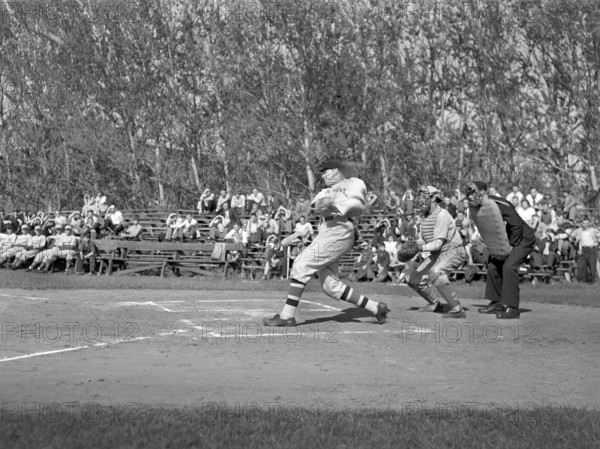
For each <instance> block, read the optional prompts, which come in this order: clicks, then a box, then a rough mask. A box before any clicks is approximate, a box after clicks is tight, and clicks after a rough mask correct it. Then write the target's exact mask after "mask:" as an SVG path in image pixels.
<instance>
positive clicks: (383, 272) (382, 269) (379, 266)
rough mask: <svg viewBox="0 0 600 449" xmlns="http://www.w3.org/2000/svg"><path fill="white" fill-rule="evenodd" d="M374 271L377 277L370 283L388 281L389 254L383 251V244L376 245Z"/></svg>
mask: <svg viewBox="0 0 600 449" xmlns="http://www.w3.org/2000/svg"><path fill="white" fill-rule="evenodd" d="M375 269H376V271H377V277H376V278H375V279H374V280H373V281H372V282H385V281H386V280H388V279H389V269H390V254H389V253H388V252H387V251H386V250H385V242H379V243H378V244H377V253H376V254H375Z"/></svg>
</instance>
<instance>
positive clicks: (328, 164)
mask: <svg viewBox="0 0 600 449" xmlns="http://www.w3.org/2000/svg"><path fill="white" fill-rule="evenodd" d="M342 164H343V162H342V161H341V160H339V159H328V160H326V161H323V162H322V163H321V164H320V165H319V168H318V169H317V171H325V170H329V169H330V168H340V167H341V166H342Z"/></svg>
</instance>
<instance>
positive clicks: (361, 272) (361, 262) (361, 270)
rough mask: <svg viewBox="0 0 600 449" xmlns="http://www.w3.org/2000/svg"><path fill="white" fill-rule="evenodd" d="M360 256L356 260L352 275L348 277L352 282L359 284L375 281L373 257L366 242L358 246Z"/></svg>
mask: <svg viewBox="0 0 600 449" xmlns="http://www.w3.org/2000/svg"><path fill="white" fill-rule="evenodd" d="M360 250H361V252H360V255H359V256H358V257H357V258H356V261H355V263H354V267H353V273H352V275H351V276H350V280H351V281H352V282H360V281H365V280H373V279H375V271H374V264H375V262H374V259H375V255H374V254H373V251H372V250H371V248H370V246H369V244H368V243H367V242H363V243H361V244H360Z"/></svg>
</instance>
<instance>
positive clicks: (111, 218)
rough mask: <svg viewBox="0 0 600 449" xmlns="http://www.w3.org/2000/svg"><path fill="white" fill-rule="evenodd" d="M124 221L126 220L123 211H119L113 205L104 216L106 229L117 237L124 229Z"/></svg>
mask: <svg viewBox="0 0 600 449" xmlns="http://www.w3.org/2000/svg"><path fill="white" fill-rule="evenodd" d="M123 221H124V219H123V214H122V213H121V211H119V210H117V208H116V207H115V206H114V205H111V206H110V207H109V208H108V209H107V210H106V215H105V216H104V229H107V230H109V231H110V232H112V233H113V234H115V235H119V233H120V232H121V231H122V230H123V229H124V226H123Z"/></svg>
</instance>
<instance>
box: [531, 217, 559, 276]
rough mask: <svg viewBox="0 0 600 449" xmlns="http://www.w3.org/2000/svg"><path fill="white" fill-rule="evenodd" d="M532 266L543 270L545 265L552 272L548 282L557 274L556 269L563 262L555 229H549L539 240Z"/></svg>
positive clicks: (536, 244) (533, 255) (534, 251)
mask: <svg viewBox="0 0 600 449" xmlns="http://www.w3.org/2000/svg"><path fill="white" fill-rule="evenodd" d="M531 258H532V263H531V266H532V268H534V269H542V268H543V266H544V265H545V266H546V267H547V268H548V269H549V270H550V271H549V272H548V277H547V278H546V281H547V282H550V279H551V278H552V275H553V274H555V273H556V267H557V266H558V263H559V262H560V261H561V257H560V253H559V252H558V244H557V239H556V236H555V234H554V230H553V229H548V230H547V231H546V232H545V233H544V235H543V236H542V238H541V239H538V240H537V241H536V243H535V246H534V247H533V253H532V255H531Z"/></svg>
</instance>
